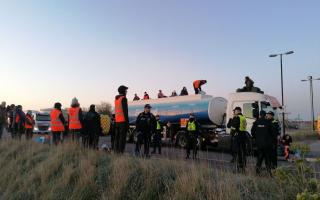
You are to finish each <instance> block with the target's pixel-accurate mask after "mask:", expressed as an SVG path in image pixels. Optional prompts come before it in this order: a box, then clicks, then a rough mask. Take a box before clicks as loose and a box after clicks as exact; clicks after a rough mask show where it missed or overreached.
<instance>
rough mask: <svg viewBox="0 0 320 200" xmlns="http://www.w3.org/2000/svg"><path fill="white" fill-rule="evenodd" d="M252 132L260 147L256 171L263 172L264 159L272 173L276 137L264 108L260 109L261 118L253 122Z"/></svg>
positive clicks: (258, 173)
mask: <svg viewBox="0 0 320 200" xmlns="http://www.w3.org/2000/svg"><path fill="white" fill-rule="evenodd" d="M251 134H252V137H253V138H254V139H255V142H256V145H257V148H258V158H257V165H256V173H257V175H260V174H261V167H262V163H263V161H264V162H265V165H266V168H267V171H268V173H269V174H270V175H271V166H272V165H271V153H272V144H273V142H274V141H273V140H274V138H273V131H272V124H271V122H270V121H269V120H268V119H266V112H265V111H264V110H262V111H260V117H259V119H257V120H256V121H255V122H254V123H253V126H252V129H251Z"/></svg>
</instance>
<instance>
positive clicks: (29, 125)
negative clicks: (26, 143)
mask: <svg viewBox="0 0 320 200" xmlns="http://www.w3.org/2000/svg"><path fill="white" fill-rule="evenodd" d="M34 124H35V122H34V119H33V117H32V112H31V111H28V112H27V114H26V121H25V123H24V128H25V131H26V139H27V140H31V139H32V137H33V128H34Z"/></svg>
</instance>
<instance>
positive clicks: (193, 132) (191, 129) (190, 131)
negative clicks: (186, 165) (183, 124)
mask: <svg viewBox="0 0 320 200" xmlns="http://www.w3.org/2000/svg"><path fill="white" fill-rule="evenodd" d="M199 130H200V125H199V123H198V122H197V121H196V118H195V116H194V115H193V114H191V115H190V116H189V120H188V122H187V135H186V136H187V145H186V153H187V156H186V159H190V152H191V149H192V152H193V156H192V158H193V159H197V153H198V145H197V144H198V137H199Z"/></svg>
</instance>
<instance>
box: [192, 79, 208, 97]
mask: <svg viewBox="0 0 320 200" xmlns="http://www.w3.org/2000/svg"><path fill="white" fill-rule="evenodd" d="M206 83H207V81H206V80H196V81H194V82H193V88H194V92H195V94H199V93H200V92H201V91H202V89H201V86H202V85H204V84H206Z"/></svg>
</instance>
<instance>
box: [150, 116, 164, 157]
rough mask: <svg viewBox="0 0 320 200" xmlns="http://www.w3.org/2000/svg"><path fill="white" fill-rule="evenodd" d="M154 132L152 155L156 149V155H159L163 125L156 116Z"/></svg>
mask: <svg viewBox="0 0 320 200" xmlns="http://www.w3.org/2000/svg"><path fill="white" fill-rule="evenodd" d="M156 123H157V127H156V131H155V133H154V134H153V151H152V154H155V153H156V151H157V148H158V153H159V154H161V146H162V144H161V139H162V132H163V123H162V122H161V120H160V116H159V115H156Z"/></svg>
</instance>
